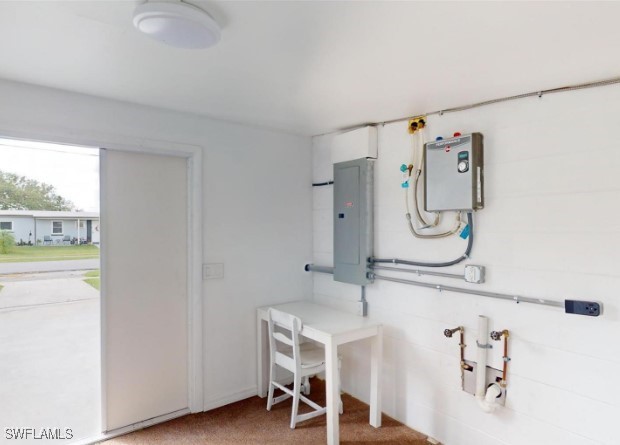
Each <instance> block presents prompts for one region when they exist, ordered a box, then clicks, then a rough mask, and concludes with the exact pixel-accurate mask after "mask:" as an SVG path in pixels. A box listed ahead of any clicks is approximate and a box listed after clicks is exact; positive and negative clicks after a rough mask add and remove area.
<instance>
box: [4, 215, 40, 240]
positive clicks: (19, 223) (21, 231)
mask: <svg viewBox="0 0 620 445" xmlns="http://www.w3.org/2000/svg"><path fill="white" fill-rule="evenodd" d="M0 221H1V222H5V221H6V222H12V223H13V230H12V232H13V236H14V237H15V242H16V243H18V242H19V240H24V242H28V235H29V234H30V233H33V234H34V222H33V220H32V218H31V217H29V216H2V217H0ZM30 240H31V241H32V242H34V235H33V236H31V237H30Z"/></svg>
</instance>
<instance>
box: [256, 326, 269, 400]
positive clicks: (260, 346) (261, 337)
mask: <svg viewBox="0 0 620 445" xmlns="http://www.w3.org/2000/svg"><path fill="white" fill-rule="evenodd" d="M266 325H267V323H266V322H265V321H264V320H263V319H262V318H261V316H260V314H257V315H256V378H257V392H258V396H259V397H266V396H267V385H265V383H267V382H265V379H266V377H267V375H268V374H266V373H265V363H266V357H265V348H266V343H265V337H266V336H267V327H266Z"/></svg>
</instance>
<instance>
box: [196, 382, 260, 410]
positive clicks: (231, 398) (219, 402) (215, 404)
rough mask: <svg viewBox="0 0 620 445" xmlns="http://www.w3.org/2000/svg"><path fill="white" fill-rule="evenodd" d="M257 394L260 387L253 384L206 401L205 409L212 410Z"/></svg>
mask: <svg viewBox="0 0 620 445" xmlns="http://www.w3.org/2000/svg"><path fill="white" fill-rule="evenodd" d="M257 394H258V388H257V387H256V386H251V387H249V388H246V389H244V390H242V391H238V392H236V393H233V394H229V395H227V396H223V397H219V398H217V399H214V400H207V401H205V406H204V410H205V411H210V410H212V409H215V408H219V407H221V406H225V405H229V404H231V403H235V402H238V401H239V400H244V399H247V398H249V397H252V396H255V395H257Z"/></svg>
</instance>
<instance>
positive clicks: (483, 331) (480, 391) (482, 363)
mask: <svg viewBox="0 0 620 445" xmlns="http://www.w3.org/2000/svg"><path fill="white" fill-rule="evenodd" d="M488 332H489V319H488V318H487V317H485V316H484V315H480V316H478V340H477V346H478V348H477V351H478V355H477V357H478V358H477V360H476V362H477V363H476V398H477V399H484V395H485V393H486V390H487V350H486V348H483V347H481V346H483V345H486V344H487V333H488Z"/></svg>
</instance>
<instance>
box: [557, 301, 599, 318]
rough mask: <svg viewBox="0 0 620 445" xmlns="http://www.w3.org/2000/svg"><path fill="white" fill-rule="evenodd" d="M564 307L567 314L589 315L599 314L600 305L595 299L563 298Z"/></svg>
mask: <svg viewBox="0 0 620 445" xmlns="http://www.w3.org/2000/svg"><path fill="white" fill-rule="evenodd" d="M564 309H565V312H566V313H567V314H577V315H588V316H590V317H598V316H599V315H601V305H600V304H599V303H597V302H596V301H581V300H564Z"/></svg>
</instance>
